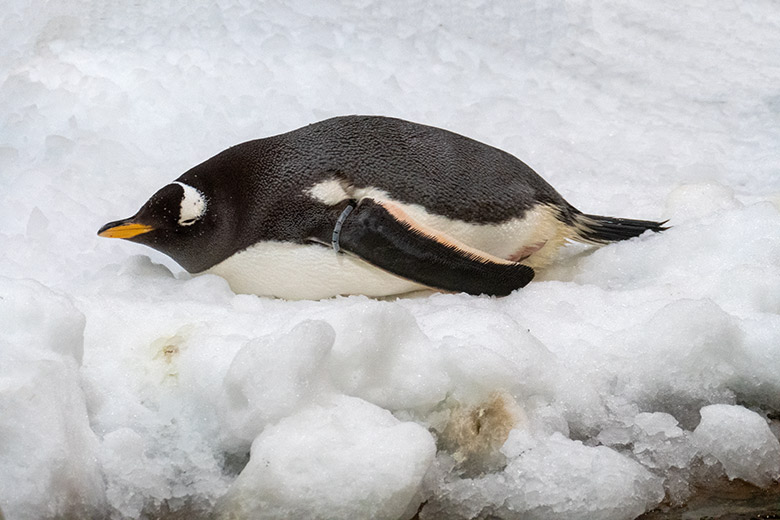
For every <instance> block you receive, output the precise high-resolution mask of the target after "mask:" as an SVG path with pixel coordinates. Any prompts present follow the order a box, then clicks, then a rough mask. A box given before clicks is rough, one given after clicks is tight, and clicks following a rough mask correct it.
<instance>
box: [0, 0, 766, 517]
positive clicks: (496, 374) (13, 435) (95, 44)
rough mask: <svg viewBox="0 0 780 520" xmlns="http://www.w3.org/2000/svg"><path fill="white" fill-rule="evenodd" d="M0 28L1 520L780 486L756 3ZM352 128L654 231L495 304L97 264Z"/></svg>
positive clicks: (682, 496) (603, 500)
mask: <svg viewBox="0 0 780 520" xmlns="http://www.w3.org/2000/svg"><path fill="white" fill-rule="evenodd" d="M459 4H460V5H458V6H454V2H451V1H450V0H435V1H427V2H420V1H419V0H403V1H395V2H382V1H379V0H352V1H346V0H345V1H342V2H338V1H322V2H312V1H310V0H301V1H287V0H284V1H281V0H279V1H266V2H248V1H245V0H223V1H217V2H192V1H184V0H179V1H174V2H161V3H158V2H124V1H120V0H111V1H94V2H90V1H89V0H70V1H59V2H31V1H25V0H11V1H10V2H6V3H5V4H4V6H3V9H2V10H0V28H1V30H0V118H2V123H1V126H0V274H1V275H2V278H0V280H1V281H0V510H2V512H3V514H4V516H5V518H6V520H22V519H44V518H55V517H56V518H62V517H66V516H67V517H72V518H106V517H108V518H111V519H119V518H158V517H161V516H164V514H165V513H166V512H168V511H188V513H187V517H188V518H194V519H195V518H205V517H206V515H207V514H209V513H211V512H214V513H216V515H218V516H220V517H222V518H387V519H408V518H410V517H412V516H414V514H415V513H416V512H417V511H418V508H419V507H420V505H421V504H424V505H423V507H422V509H421V511H420V513H419V516H420V518H422V519H431V518H455V519H458V518H463V519H466V518H474V517H478V516H480V515H481V516H482V517H484V516H487V515H491V514H492V515H493V516H492V518H523V519H529V518H530V519H533V518H540V519H548V518H566V519H578V518H582V519H586V518H588V519H590V518H597V519H631V518H634V517H636V516H637V515H639V514H641V513H642V512H644V511H647V510H650V509H653V508H655V507H656V506H658V505H659V504H667V505H669V504H672V505H673V504H681V503H684V502H685V501H686V500H687V499H688V498H689V496H690V494H691V493H692V490H693V488H694V486H707V485H709V483H712V482H715V481H719V480H723V479H726V478H728V479H742V480H744V481H747V482H750V483H752V484H754V485H756V486H763V487H768V486H772V485H776V484H773V482H776V481H777V479H778V478H779V477H780V444H778V440H777V436H778V434H779V433H780V423H778V415H777V414H778V410H780V315H779V314H780V7H778V5H777V3H776V2H774V1H772V0H756V1H752V2H741V1H738V0H706V1H705V0H661V1H659V2H635V1H629V0H624V1H620V0H607V1H604V2H594V3H592V5H589V4H591V3H587V2H586V3H580V2H567V1H561V0H558V1H555V0H553V1H550V2H544V1H536V2H534V1H520V2H516V1H480V0H468V1H463V2H459ZM352 113H363V114H365V113H370V114H383V115H391V116H396V117H401V118H405V119H410V120H413V121H418V122H422V123H426V124H430V125H435V126H441V127H445V128H448V129H451V130H454V131H456V132H459V133H463V134H466V135H468V136H470V137H473V138H476V139H479V140H482V141H484V142H487V143H490V144H493V145H496V146H499V147H501V148H503V149H505V150H507V151H509V152H511V153H513V154H515V155H517V156H518V157H520V158H521V159H523V160H525V161H526V162H528V163H529V164H530V165H531V166H532V167H534V168H535V169H536V170H537V171H539V172H540V173H541V174H542V175H543V176H544V177H545V178H546V179H547V180H548V181H549V182H550V183H551V184H552V185H553V186H555V187H556V188H557V189H558V190H559V191H560V192H561V193H562V194H563V195H564V196H565V197H566V198H567V199H568V200H569V201H570V202H571V203H573V204H574V205H575V206H577V207H579V208H580V209H582V210H584V211H587V212H589V213H597V214H607V215H615V216H623V217H634V218H645V219H670V223H671V224H672V225H673V226H674V227H673V228H672V229H670V230H669V231H667V232H665V233H663V234H661V235H655V236H652V235H647V236H642V237H640V238H638V239H634V240H631V241H628V242H624V243H620V244H615V245H611V246H608V247H604V248H602V249H598V250H594V249H590V248H585V247H578V246H571V247H569V248H568V249H567V250H566V254H565V255H564V258H563V260H562V262H561V263H560V264H558V266H556V267H555V268H553V269H551V270H549V271H548V272H547V273H545V274H544V275H542V276H539V277H538V279H537V280H536V281H534V282H533V283H532V284H531V285H529V286H528V287H526V288H525V289H522V290H520V291H517V292H516V293H514V294H512V295H511V296H509V297H506V298H499V299H495V298H488V297H471V296H466V295H443V294H433V295H423V296H418V297H415V298H404V299H397V300H391V301H376V300H371V299H368V298H364V297H349V298H336V299H332V300H327V301H320V302H285V301H279V300H271V299H268V298H259V297H256V296H249V295H236V294H233V293H232V292H231V291H230V290H229V288H228V286H227V284H226V283H225V282H224V281H223V280H221V279H219V278H217V277H215V276H203V277H194V278H193V277H190V276H189V275H187V274H186V273H184V272H182V270H181V269H180V268H178V267H177V266H176V265H175V264H173V263H172V262H171V261H170V260H168V259H167V258H165V257H164V256H162V255H160V254H158V253H155V252H154V251H151V250H149V249H146V248H143V247H141V246H138V245H135V244H132V243H126V242H123V241H119V240H106V239H99V238H98V237H97V236H96V235H95V233H96V231H97V229H98V228H99V227H100V226H101V225H102V224H104V223H105V222H107V221H109V220H113V219H117V218H122V217H126V216H129V215H131V214H132V213H133V212H135V210H136V209H137V208H138V207H139V206H140V205H141V203H143V202H144V201H145V200H146V198H147V197H148V196H149V195H150V194H151V193H153V192H154V191H155V190H156V189H157V188H159V187H161V186H162V185H164V184H166V183H168V182H169V181H171V180H172V179H174V178H175V177H177V176H178V175H179V174H180V173H182V172H183V171H184V170H186V169H188V168H189V167H191V166H193V165H195V164H197V163H199V162H200V161H202V160H204V159H206V158H208V157H210V156H211V155H213V154H215V153H217V152H219V151H221V150H222V149H224V148H226V147H228V146H230V145H232V144H236V143H238V142H241V141H244V140H248V139H252V138H257V137H264V136H268V135H273V134H276V133H280V132H284V131H288V130H292V129H294V128H297V127H299V126H302V125H304V124H307V123H311V122H314V121H317V120H320V119H323V118H326V117H330V116H334V115H340V114H352Z"/></svg>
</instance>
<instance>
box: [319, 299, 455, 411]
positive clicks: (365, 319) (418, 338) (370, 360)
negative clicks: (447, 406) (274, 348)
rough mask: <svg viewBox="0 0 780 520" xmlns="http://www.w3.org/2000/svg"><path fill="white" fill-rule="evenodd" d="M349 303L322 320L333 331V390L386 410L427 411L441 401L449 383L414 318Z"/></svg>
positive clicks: (385, 307)
mask: <svg viewBox="0 0 780 520" xmlns="http://www.w3.org/2000/svg"><path fill="white" fill-rule="evenodd" d="M351 303H352V305H350V306H349V307H337V308H333V309H332V310H331V312H330V313H328V315H326V316H325V317H326V319H327V320H328V321H329V322H330V323H331V324H332V325H333V327H334V329H335V330H336V342H335V345H334V346H333V351H332V352H331V354H330V356H329V360H328V365H329V370H330V373H331V380H332V381H333V384H334V386H335V387H336V388H337V389H338V390H340V391H341V392H343V393H345V394H348V395H353V396H356V397H360V398H362V399H365V400H366V401H369V402H371V403H374V404H376V405H378V406H381V407H383V408H387V409H390V410H397V409H399V408H404V409H410V408H421V409H430V408H431V407H433V406H435V405H436V404H437V403H439V402H440V401H442V400H443V399H444V398H445V397H446V394H447V391H448V390H449V389H450V379H449V376H448V375H447V373H446V371H445V368H444V365H443V363H442V357H441V354H440V353H439V352H438V351H437V350H436V348H435V344H433V342H431V340H430V339H428V337H427V336H426V335H425V334H423V333H422V331H421V330H420V328H419V326H418V325H417V320H416V319H415V317H414V316H413V315H412V314H411V313H410V312H409V311H407V310H406V309H403V308H402V307H400V306H398V305H394V304H390V303H387V302H379V301H372V300H367V299H364V298H360V299H354V300H352V302H351Z"/></svg>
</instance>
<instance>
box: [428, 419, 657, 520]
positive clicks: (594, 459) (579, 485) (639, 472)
mask: <svg viewBox="0 0 780 520" xmlns="http://www.w3.org/2000/svg"><path fill="white" fill-rule="evenodd" d="M503 451H504V453H505V454H507V455H509V456H513V458H512V460H511V461H510V462H509V464H508V465H507V467H506V469H505V470H504V471H503V472H501V473H491V474H487V475H485V476H483V477H480V478H476V479H455V480H452V481H449V482H447V481H446V480H445V482H444V483H442V484H440V489H438V490H437V491H436V492H435V496H436V498H435V499H434V500H432V501H430V502H429V504H428V505H427V506H426V507H425V508H424V509H423V511H422V514H421V515H420V517H421V518H422V519H426V520H427V519H434V518H436V519H438V518H442V519H443V518H448V519H449V518H463V519H467V518H474V517H476V516H477V515H478V514H480V513H486V512H489V513H490V517H491V518H502V519H503V518H506V519H515V518H523V519H540V520H541V519H545V520H546V519H549V518H566V519H583V520H589V519H592V518H598V519H600V520H602V519H604V520H630V519H633V518H635V517H636V516H638V515H639V514H641V513H642V512H644V511H646V510H647V509H649V508H651V507H653V506H655V505H657V504H658V503H659V502H660V501H661V500H662V499H663V497H664V490H663V486H662V479H660V478H659V477H656V476H654V475H653V474H651V473H650V472H649V471H648V470H647V469H645V468H644V467H643V466H642V465H640V464H638V463H637V462H635V461H634V460H632V459H630V458H628V457H626V456H625V455H621V454H620V453H618V452H616V451H614V450H612V449H610V448H607V447H604V446H599V447H589V446H585V445H583V444H582V443H581V442H579V441H572V440H570V439H568V438H566V437H564V436H563V435H561V434H560V433H554V434H552V435H551V436H549V437H546V438H545V437H535V436H534V435H533V434H531V433H530V432H528V431H525V430H522V429H517V430H513V431H512V432H511V433H510V435H509V438H508V439H507V441H506V444H505V445H504V448H503ZM553 468H554V470H553Z"/></svg>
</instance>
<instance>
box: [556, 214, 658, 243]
mask: <svg viewBox="0 0 780 520" xmlns="http://www.w3.org/2000/svg"><path fill="white" fill-rule="evenodd" d="M667 222H668V221H667V220H665V221H663V222H655V221H653V220H634V219H630V218H617V217H602V216H599V215H587V214H585V213H578V214H576V215H575V216H574V225H573V226H572V227H573V228H574V236H572V237H571V239H572V240H576V241H577V242H583V243H585V244H609V243H610V242H619V241H621V240H628V239H629V238H633V237H638V236H639V235H641V234H642V233H644V232H645V231H648V230H650V231H653V232H655V233H659V232H661V231H664V230H665V229H668V227H667V226H664V224H666V223H667Z"/></svg>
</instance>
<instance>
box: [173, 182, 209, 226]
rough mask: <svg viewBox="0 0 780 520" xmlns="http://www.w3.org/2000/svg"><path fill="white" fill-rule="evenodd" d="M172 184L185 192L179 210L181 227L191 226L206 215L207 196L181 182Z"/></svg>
mask: <svg viewBox="0 0 780 520" xmlns="http://www.w3.org/2000/svg"><path fill="white" fill-rule="evenodd" d="M172 184H178V185H179V186H181V187H182V189H183V190H184V195H182V197H181V206H180V208H179V225H180V226H191V225H193V224H194V223H195V222H196V221H197V220H198V219H199V218H200V217H202V216H203V214H204V213H206V205H207V204H206V196H205V195H203V193H201V192H200V190H197V189H195V188H193V187H192V186H190V185H189V184H184V183H183V182H179V181H174V182H173V183H172Z"/></svg>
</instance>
